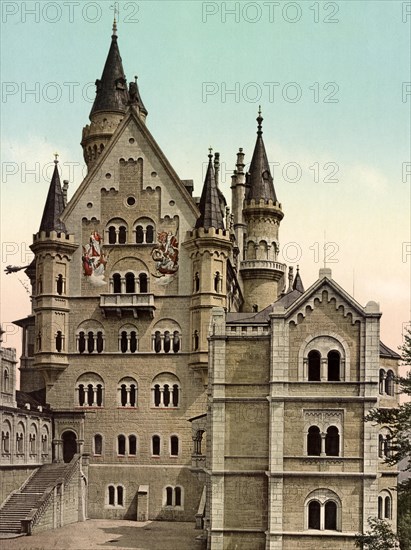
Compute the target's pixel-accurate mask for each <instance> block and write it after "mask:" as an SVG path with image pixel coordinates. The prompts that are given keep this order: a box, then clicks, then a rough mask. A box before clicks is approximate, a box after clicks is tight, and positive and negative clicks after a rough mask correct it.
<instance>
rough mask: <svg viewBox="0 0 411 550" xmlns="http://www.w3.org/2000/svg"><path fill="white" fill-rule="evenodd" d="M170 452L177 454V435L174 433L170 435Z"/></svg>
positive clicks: (173, 454)
mask: <svg viewBox="0 0 411 550" xmlns="http://www.w3.org/2000/svg"><path fill="white" fill-rule="evenodd" d="M170 454H171V456H178V437H177V436H176V435H172V436H171V437H170Z"/></svg>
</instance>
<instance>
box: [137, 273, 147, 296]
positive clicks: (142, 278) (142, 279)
mask: <svg viewBox="0 0 411 550" xmlns="http://www.w3.org/2000/svg"><path fill="white" fill-rule="evenodd" d="M138 280H139V286H140V293H142V294H145V293H147V292H148V278H147V274H146V273H140V275H139V276H138Z"/></svg>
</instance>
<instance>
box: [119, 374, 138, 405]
mask: <svg viewBox="0 0 411 550" xmlns="http://www.w3.org/2000/svg"><path fill="white" fill-rule="evenodd" d="M117 393H118V404H119V406H120V407H136V406H137V382H136V381H135V380H134V378H131V377H130V376H127V377H125V378H122V379H121V380H120V381H119V383H118V386H117Z"/></svg>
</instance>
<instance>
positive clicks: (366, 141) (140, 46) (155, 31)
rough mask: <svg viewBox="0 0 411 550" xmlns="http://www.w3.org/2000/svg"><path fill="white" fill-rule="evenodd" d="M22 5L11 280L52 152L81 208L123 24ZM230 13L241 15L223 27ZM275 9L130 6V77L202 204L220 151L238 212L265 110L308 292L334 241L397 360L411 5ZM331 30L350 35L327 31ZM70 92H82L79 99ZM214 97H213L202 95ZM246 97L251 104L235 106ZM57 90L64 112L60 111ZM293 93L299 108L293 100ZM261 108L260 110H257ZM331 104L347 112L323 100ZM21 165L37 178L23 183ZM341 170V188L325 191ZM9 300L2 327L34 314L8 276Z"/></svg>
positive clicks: (6, 140)
mask: <svg viewBox="0 0 411 550" xmlns="http://www.w3.org/2000/svg"><path fill="white" fill-rule="evenodd" d="M25 4H26V6H27V7H32V8H33V7H34V8H35V9H36V6H38V8H37V13H36V14H35V15H30V14H29V13H26V14H24V10H23V3H16V2H6V1H3V2H2V10H3V13H2V20H3V23H2V39H1V40H2V58H1V62H2V63H1V65H2V68H1V76H2V81H3V90H2V91H3V93H2V104H1V109H2V140H1V142H2V169H3V175H2V184H1V186H2V187H1V201H2V235H1V238H2V241H3V242H5V243H14V242H15V243H17V245H16V246H13V245H7V251H9V254H8V255H6V256H5V255H4V252H5V249H4V245H3V267H4V265H7V264H9V263H12V264H19V263H21V262H22V261H24V257H23V258H21V256H22V250H23V256H24V254H25V252H24V250H25V249H26V247H27V246H28V244H30V242H31V235H32V233H33V232H35V231H36V230H37V229H38V224H39V222H40V217H41V213H42V208H43V204H44V199H45V196H46V193H47V187H48V177H49V176H50V175H51V172H50V170H49V171H47V170H43V167H44V165H45V164H46V163H48V162H52V160H53V156H52V154H53V153H54V151H56V150H57V151H58V152H59V153H60V162H61V164H62V167H63V177H64V178H66V177H69V175H70V174H69V172H68V166H67V164H66V166H65V163H77V166H75V167H74V169H73V172H72V173H73V174H74V177H73V181H72V182H71V186H70V194H72V193H73V191H74V189H75V188H76V187H77V186H78V185H79V184H80V182H81V179H82V169H81V166H82V165H83V161H82V150H81V147H80V145H79V142H80V140H81V130H82V127H83V126H84V125H85V124H86V123H87V120H88V113H89V111H90V108H91V105H92V103H91V101H87V100H86V99H85V98H84V97H83V95H84V94H83V93H82V90H85V92H84V93H85V94H88V97H89V98H90V100H92V98H93V97H94V87H93V86H88V84H89V83H94V81H95V79H96V78H100V76H101V72H102V69H103V65H104V62H105V59H106V55H107V52H108V48H109V45H110V35H111V25H112V18H113V11H112V10H111V9H110V5H112V4H113V2H112V1H107V2H87V1H83V2H82V3H81V4H80V3H78V2H60V3H58V4H57V3H53V2H26V3H25ZM56 4H57V5H58V6H59V7H60V14H59V13H58V11H56V8H55V7H53V5H54V6H55V5H56ZM77 4H78V5H77ZM224 4H225V5H226V7H227V8H231V9H233V8H234V9H237V14H236V15H230V14H226V21H225V22H224V13H223V12H224ZM276 4H277V3H275V2H225V3H222V2H197V1H182V2H176V1H160V2H157V1H150V2H141V1H139V2H119V5H120V16H119V23H118V34H119V47H120V51H121V55H122V58H123V64H124V68H125V72H126V75H127V78H128V80H129V81H130V80H132V79H133V77H134V75H135V74H137V75H138V76H139V85H140V91H141V95H142V97H143V100H144V103H145V105H146V107H147V109H148V111H149V115H148V119H147V125H148V127H149V129H150V131H151V132H152V133H153V135H154V137H155V139H156V140H157V141H158V143H159V144H160V147H161V148H162V149H163V150H164V152H165V153H166V155H167V156H168V158H169V160H170V162H171V164H172V165H173V166H174V168H175V169H176V171H177V173H178V174H179V176H180V177H181V178H183V179H188V178H193V179H194V180H195V194H197V195H199V194H200V192H201V184H202V178H203V165H204V162H205V161H206V160H207V153H208V147H209V146H210V145H211V146H213V147H214V149H215V150H218V151H220V153H221V160H222V163H223V173H222V176H223V182H222V187H223V190H224V191H225V193H226V196H227V198H228V199H229V200H230V196H229V180H230V178H229V175H230V171H231V170H232V169H233V168H234V162H235V154H236V152H237V151H238V147H243V148H244V150H245V153H246V161H247V160H248V161H249V160H250V157H251V154H252V149H253V146H254V142H255V131H256V122H255V118H256V115H257V110H258V104H259V103H261V105H262V109H263V116H264V139H265V143H266V148H267V152H268V156H269V159H270V161H271V162H273V163H274V162H278V163H280V164H279V166H275V167H274V179H275V187H276V191H277V195H278V197H279V200H280V201H281V202H282V204H283V208H284V212H285V218H284V220H283V222H282V225H281V230H280V240H281V243H280V244H282V245H283V246H284V245H287V243H290V242H296V243H298V245H299V247H300V251H301V258H299V260H298V263H299V264H300V267H301V274H302V277H303V281H304V283H305V285H306V287H308V286H309V285H310V284H311V283H312V282H314V280H315V279H316V277H317V274H318V268H319V267H320V264H319V263H317V262H316V260H317V258H316V257H315V250H316V247H317V246H318V245H316V244H315V243H320V242H321V243H322V241H323V239H324V230H325V231H326V238H327V240H328V241H332V242H335V243H337V244H338V247H339V251H338V253H337V255H336V259H337V260H338V262H337V263H335V264H332V265H330V267H332V269H333V276H334V277H335V279H336V280H337V281H338V282H339V283H340V284H341V285H342V286H343V287H344V288H346V290H347V291H349V292H350V293H352V291H353V272H354V271H355V285H354V286H355V288H354V294H355V297H356V299H357V300H358V301H359V302H360V303H362V304H363V305H364V304H365V303H366V302H367V301H368V300H371V299H373V300H376V301H379V302H380V304H381V309H382V310H383V312H384V315H383V318H382V337H383V339H384V340H385V341H386V343H387V344H388V345H391V346H392V347H394V348H395V347H396V346H397V345H398V344H400V343H401V329H402V323H403V322H406V321H407V320H409V318H410V264H411V256H409V257H402V252H403V250H404V246H406V245H404V244H403V243H406V242H408V241H411V237H410V227H409V216H410V179H411V176H409V177H408V180H406V181H402V179H403V178H402V166H403V163H405V162H410V138H409V136H410V105H411V96H410V97H407V98H405V100H406V101H405V102H403V98H402V87H403V82H407V81H408V82H409V81H411V77H410V57H409V55H410V54H409V52H410V28H411V27H410V25H411V14H410V15H409V16H408V19H407V20H406V21H405V22H403V18H404V19H405V17H406V14H403V11H404V12H405V11H406V10H408V9H409V10H410V11H411V7H410V8H408V7H407V5H408V4H409V3H407V2H397V1H387V2H386V1H381V0H378V1H361V0H359V1H344V2H328V3H327V2H313V1H311V0H310V1H305V0H304V1H302V2H280V3H279V5H276ZM69 5H70V9H69ZM270 5H271V8H270ZM5 6H6V7H5ZM270 9H271V10H273V9H274V21H270V15H271V16H272V12H271V14H270ZM316 9H317V10H318V11H317V12H316V11H315V10H316ZM15 10H17V13H11V12H13V11H15ZM212 12H216V13H214V14H212ZM207 13H208V15H207V16H206V14H207ZM58 15H61V17H60V20H59V21H56V22H54V23H53V22H51V21H52V20H53V19H57V18H58ZM299 16H301V18H300V20H299V21H297V22H295V23H291V22H290V20H292V19H294V18H296V19H297V18H298V17H299ZM317 16H318V18H319V22H318V23H315V22H314V19H315V17H317ZM236 17H237V18H238V21H236V20H235V18H236ZM327 17H328V18H331V19H334V20H338V22H334V23H326V22H324V19H326V18H327ZM70 18H71V20H70ZM87 19H88V20H87ZM136 19H137V20H138V22H137V21H136ZM252 19H256V22H255V23H252V22H250V21H251V20H252ZM287 19H288V20H287ZM91 21H95V22H91ZM36 83H38V84H37V90H38V92H39V97H38V98H35V97H33V95H25V93H24V89H25V88H24V87H26V89H34V88H35V86H36ZM51 83H55V84H51ZM65 83H66V84H65ZM67 83H76V84H72V85H71V90H72V93H73V97H72V98H70V94H69V91H70V86H69V85H68V84H67ZM77 83H78V85H77ZM213 83H214V84H213ZM264 83H279V84H278V85H274V84H271V85H269V84H264ZM290 83H296V84H295V85H290ZM205 86H207V87H208V88H207V89H209V90H210V89H213V90H214V91H215V92H216V93H214V94H213V95H211V94H210V95H208V96H206V97H204V87H205ZM236 86H237V90H238V92H239V97H234V96H233V94H228V95H225V94H224V88H225V89H227V90H233V89H235V88H236ZM324 86H327V89H326V90H324V89H323V87H324ZM310 88H311V89H310ZM270 89H271V91H272V90H274V101H273V98H272V97H270V93H269V92H270ZM337 90H338V91H337ZM56 91H59V92H60V93H61V98H60V99H59V101H56V102H53V101H50V100H53V99H54V94H55V93H56ZM296 91H297V92H298V93H301V99H300V100H299V101H297V102H291V101H290V99H292V98H293V94H294V93H295V92H296ZM331 92H335V94H334V95H329V94H331ZM247 94H248V96H247ZM256 94H260V95H261V97H260V98H257V100H256V101H254V97H255V95H256ZM283 94H284V95H285V97H286V99H285V98H284V97H283ZM287 94H289V95H287ZM317 94H319V97H318V99H319V101H318V102H316V101H314V99H315V97H316V96H317ZM47 95H48V97H49V101H47ZM327 96H328V98H329V99H334V100H337V102H334V103H332V102H329V103H326V102H324V101H323V100H324V99H325V98H326V97H327ZM287 97H288V99H289V101H287ZM247 99H248V100H247ZM71 100H73V101H71ZM24 162H25V163H26V164H27V169H34V170H35V171H36V176H34V175H30V174H24V165H23V166H22V165H21V163H24ZM36 162H38V163H39V165H38V167H36V166H35V163H36ZM6 163H7V164H6ZM10 163H16V165H14V164H10ZM289 163H296V164H297V165H298V166H299V167H300V170H301V179H300V181H299V182H292V181H291V180H292V179H293V177H294V174H295V171H294V168H293V165H291V164H289ZM315 163H319V164H318V165H317V166H319V167H321V170H320V173H319V181H318V182H315V181H314V176H315V174H314V168H313V169H311V170H310V168H309V167H310V166H316V164H315ZM325 163H330V164H329V165H327V166H328V168H327V170H324V168H323V166H324V164H325ZM287 167H288V170H287ZM333 167H338V173H337V175H336V176H335V178H336V179H337V180H338V181H337V182H325V181H324V176H325V175H326V174H327V173H330V171H331V170H332V169H333ZM7 171H9V172H13V171H16V174H14V175H9V173H8V172H7ZM43 173H45V176H46V177H43ZM405 179H406V178H405ZM22 180H25V181H22ZM287 180H288V181H287ZM16 220H18V225H17V227H16ZM21 243H26V244H24V245H23V247H22V245H21ZM288 250H289V251H290V250H291V249H290V248H288ZM10 251H11V252H10ZM288 259H289V260H291V259H292V258H291V257H289V258H288ZM285 260H287V258H285ZM403 260H405V261H403ZM288 263H291V265H292V262H291V261H289V262H288ZM295 263H297V262H295ZM20 278H21V279H22V280H24V276H23V275H21V276H20ZM2 291H3V294H4V295H3V307H4V312H3V315H2V320H3V322H6V323H8V322H9V321H11V320H12V319H15V318H19V317H22V316H24V315H25V314H26V312H27V310H28V295H27V294H26V293H25V291H24V288H23V286H22V285H21V284H20V283H19V282H18V280H17V277H16V276H13V277H12V276H7V277H6V278H4V276H3V285H2ZM11 296H13V300H10V297H11Z"/></svg>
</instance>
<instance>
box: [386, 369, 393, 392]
mask: <svg viewBox="0 0 411 550" xmlns="http://www.w3.org/2000/svg"><path fill="white" fill-rule="evenodd" d="M385 393H386V394H387V395H390V396H393V395H394V373H393V372H392V370H389V371H388V372H387V377H386V379H385Z"/></svg>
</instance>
